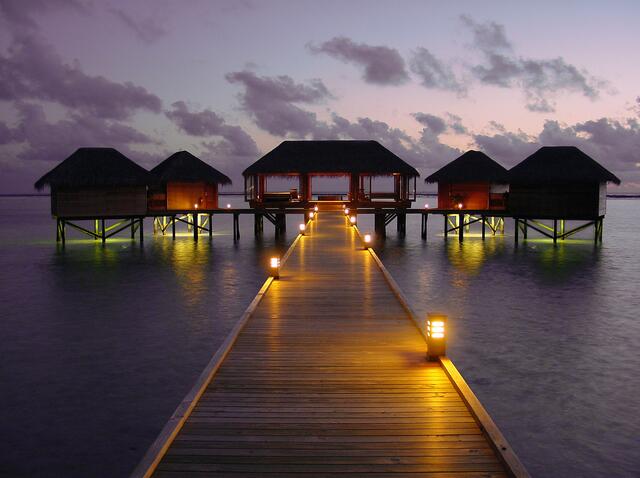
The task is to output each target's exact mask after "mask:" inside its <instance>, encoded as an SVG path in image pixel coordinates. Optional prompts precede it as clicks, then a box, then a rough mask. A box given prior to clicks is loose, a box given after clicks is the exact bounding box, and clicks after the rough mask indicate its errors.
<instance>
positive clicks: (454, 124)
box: [447, 113, 469, 134]
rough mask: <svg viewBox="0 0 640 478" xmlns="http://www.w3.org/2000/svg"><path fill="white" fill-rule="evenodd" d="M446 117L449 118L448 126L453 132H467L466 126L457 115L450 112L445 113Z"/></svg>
mask: <svg viewBox="0 0 640 478" xmlns="http://www.w3.org/2000/svg"><path fill="white" fill-rule="evenodd" d="M447 118H448V120H449V122H448V126H449V128H450V129H451V131H453V133H455V134H468V133H469V130H468V129H467V127H466V126H464V125H463V124H462V118H460V116H458V115H454V114H451V113H447Z"/></svg>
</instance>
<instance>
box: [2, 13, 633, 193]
mask: <svg viewBox="0 0 640 478" xmlns="http://www.w3.org/2000/svg"><path fill="white" fill-rule="evenodd" d="M443 3H445V2H440V1H434V2H428V1H424V0H421V1H398V0H396V1H390V2H372V1H355V0H351V1H349V2H344V1H327V0H324V1H322V2H317V1H266V0H265V1H257V0H255V1H251V0H246V1H242V0H234V1H228V2H213V1H205V0H202V1H184V0H183V1H177V0H176V1H170V0H146V1H120V2H119V1H110V2H108V1H101V2H98V1H97V0H94V1H89V0H0V45H1V46H0V193H19V192H32V191H33V189H32V188H33V183H34V181H35V180H36V179H38V177H40V175H42V174H43V173H44V172H46V171H47V170H49V169H50V168H51V167H53V166H54V165H55V164H57V163H58V162H59V161H61V160H63V159H64V158H66V157H67V156H68V155H69V154H71V153H72V152H73V151H75V149H76V148H78V147H80V146H113V147H115V148H117V149H119V150H120V151H122V152H123V153H125V154H126V155H128V156H129V157H130V158H131V159H133V160H134V161H137V162H139V163H140V164H141V165H143V166H145V167H147V168H151V167H153V166H155V165H156V164H157V163H158V162H160V161H161V160H162V159H164V158H166V157H167V156H169V154H171V153H172V152H174V151H177V150H180V149H187V150H189V151H191V152H192V153H194V154H196V155H198V156H200V157H201V158H202V159H204V160H206V161H208V162H209V163H210V164H212V165H214V166H215V167H216V168H218V169H220V170H221V171H223V172H225V173H226V174H228V175H229V176H231V177H232V179H233V180H234V185H233V186H232V187H231V189H232V190H240V189H241V188H242V181H241V179H240V172H241V171H242V170H243V169H244V168H245V167H246V166H247V165H249V164H250V163H252V162H253V161H255V160H256V159H257V158H258V157H260V155H261V154H263V153H266V152H267V151H269V150H270V149H271V148H273V147H274V146H276V145H277V144H278V143H279V142H280V141H282V140H283V139H286V138H290V139H302V138H307V139H312V138H313V139H330V138H343V139H349V138H354V139H376V140H378V141H380V142H381V143H382V144H384V145H385V146H386V147H387V148H389V149H391V150H392V151H393V152H395V153H396V154H398V155H399V156H400V157H402V158H404V159H405V160H407V161H408V162H409V163H411V164H412V165H414V166H415V167H417V168H418V169H419V170H420V172H421V174H422V176H423V177H424V176H426V175H428V174H429V173H430V172H433V171H434V170H435V169H437V168H439V167H440V166H442V165H443V164H445V163H446V162H448V161H450V160H451V159H453V158H455V157H456V156H458V155H460V154H461V153H462V152H463V151H464V150H466V149H470V148H473V149H480V150H482V151H484V152H486V153H487V154H488V155H489V156H491V157H493V158H494V159H496V160H497V161H499V162H500V163H502V164H503V165H505V166H507V167H510V166H512V165H514V164H516V163H518V162H519V161H521V160H522V159H524V157H526V156H527V155H528V154H530V153H532V152H533V151H535V150H536V149H537V148H538V147H539V146H540V145H576V146H578V147H580V148H581V149H583V150H584V151H585V152H586V153H588V154H590V155H591V156H593V157H594V158H595V159H596V160H598V161H600V162H601V163H602V164H604V165H605V166H606V167H608V168H609V169H611V170H612V171H613V172H614V173H615V174H617V175H618V176H619V177H620V178H621V179H622V180H623V184H622V186H621V187H620V188H615V187H611V189H610V190H611V191H615V192H624V191H626V192H640V123H639V121H640V118H639V115H640V91H639V88H638V84H639V82H638V80H639V79H640V66H639V64H638V62H637V61H636V60H635V59H636V58H637V56H638V52H637V45H638V44H640V33H639V30H638V28H637V19H638V18H640V4H639V3H638V2H635V1H629V2H615V1H610V2H587V1H564V2H557V1H553V2H547V3H544V2H529V5H525V4H524V3H522V2H506V1H505V2H497V1H496V2H476V1H469V2H464V1H460V2H449V3H452V5H447V6H443V5H442V4H443ZM420 184H421V182H420ZM421 189H425V186H424V185H422V184H421Z"/></svg>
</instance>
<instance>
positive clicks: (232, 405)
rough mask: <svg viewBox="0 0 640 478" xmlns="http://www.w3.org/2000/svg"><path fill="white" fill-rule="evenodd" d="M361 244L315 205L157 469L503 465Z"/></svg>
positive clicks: (341, 470) (280, 472)
mask: <svg viewBox="0 0 640 478" xmlns="http://www.w3.org/2000/svg"><path fill="white" fill-rule="evenodd" d="M360 248H361V244H360V240H359V238H358V236H357V234H356V233H355V231H354V230H353V229H352V228H349V227H346V225H345V220H344V218H343V217H342V216H341V215H339V214H338V213H331V212H322V213H321V214H320V215H319V217H318V219H317V220H315V221H314V222H313V224H312V226H311V231H310V234H309V235H308V236H305V237H302V238H301V240H300V241H299V242H298V244H297V245H296V247H295V249H294V250H293V253H292V254H291V256H290V257H289V259H288V260H287V262H286V264H285V265H284V267H283V269H282V271H281V279H280V280H278V281H274V282H273V283H272V284H271V286H270V288H269V289H268V291H267V292H266V293H265V294H264V296H263V297H262V300H261V301H260V302H259V304H258V306H257V308H256V309H255V310H254V311H253V313H252V314H251V316H250V318H249V319H248V321H247V323H246V326H245V327H244V328H243V330H242V332H241V333H240V335H239V337H238V339H237V341H236V342H235V344H234V345H233V347H232V349H231V351H230V353H229V354H228V356H227V357H226V359H225V360H224V362H223V363H222V365H221V366H220V368H219V370H218V371H217V373H216V375H215V377H214V379H213V380H212V382H211V383H210V384H209V385H208V386H207V387H206V390H205V391H204V393H203V394H202V396H201V397H200V399H199V401H198V402H197V404H196V405H195V408H194V409H193V412H192V413H191V415H190V416H189V417H188V419H187V420H186V422H185V424H184V426H183V427H182V428H181V429H180V431H179V433H178V434H177V436H176V437H175V439H174V440H173V441H172V442H171V443H170V446H169V448H168V450H167V452H166V454H165V455H164V456H163V457H162V459H161V461H160V462H159V463H158V465H157V467H156V468H155V471H154V473H153V475H152V476H154V477H172V478H177V477H191V476H193V477H199V478H204V477H206V476H217V477H220V476H232V477H240V476H244V477H252V476H273V477H276V476H285V477H294V476H305V477H311V476H332V477H336V476H342V475H348V476H369V475H370V474H371V473H376V475H374V476H376V477H382V476H394V477H395V476H407V477H409V476H410V477H421V476H429V477H435V476H442V477H449V478H451V477H468V478H470V477H480V476H482V477H499V476H507V473H506V470H505V468H503V464H502V462H501V461H500V460H499V459H498V456H497V455H496V454H495V453H494V451H493V448H492V446H491V443H490V441H489V440H488V438H487V437H486V436H485V434H483V433H482V431H481V429H480V428H479V426H478V425H477V423H476V421H475V420H474V418H473V416H472V414H471V413H470V411H469V409H468V408H467V406H466V405H465V402H464V401H463V399H462V398H461V395H460V394H459V392H458V391H457V390H456V388H455V387H454V385H453V384H452V381H451V380H450V379H449V377H448V376H447V374H446V373H445V372H444V370H443V368H442V367H441V365H440V364H439V363H433V362H427V361H426V360H425V342H424V339H423V337H422V335H421V333H420V332H419V330H418V329H417V327H416V326H415V325H414V323H413V322H412V321H411V320H410V319H409V318H408V315H407V312H406V311H405V310H404V309H403V307H402V305H401V303H400V302H399V300H398V299H397V297H396V296H395V295H394V293H393V291H392V290H391V288H390V287H389V284H388V283H387V281H386V280H385V278H384V276H383V274H382V272H381V270H380V268H378V266H377V265H376V262H375V260H374V259H373V257H372V256H371V255H370V254H369V253H368V252H366V251H363V250H358V249H360ZM147 474H150V472H149V471H147ZM134 475H135V474H134Z"/></svg>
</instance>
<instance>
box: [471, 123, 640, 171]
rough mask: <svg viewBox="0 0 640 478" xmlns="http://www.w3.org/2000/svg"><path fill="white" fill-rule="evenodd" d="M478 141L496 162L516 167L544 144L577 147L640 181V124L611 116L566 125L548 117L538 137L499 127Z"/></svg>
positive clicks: (475, 136) (475, 137) (476, 136)
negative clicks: (499, 128)
mask: <svg viewBox="0 0 640 478" xmlns="http://www.w3.org/2000/svg"><path fill="white" fill-rule="evenodd" d="M473 139H474V141H475V143H476V144H477V145H478V146H479V147H480V148H481V149H482V150H483V151H485V152H486V153H487V154H488V155H489V156H491V157H492V158H494V159H495V160H496V161H498V162H501V163H502V164H504V165H505V166H509V167H510V166H514V165H515V164H517V163H518V162H520V161H522V160H523V159H524V158H526V157H527V156H528V155H530V154H531V153H533V152H534V151H536V150H537V149H538V148H539V147H541V146H577V147H578V148H580V149H581V150H583V151H584V152H585V153H587V154H588V155H590V156H591V157H593V158H594V159H595V160H596V161H598V162H600V163H602V164H603V165H604V166H605V167H606V168H608V169H610V170H611V171H612V172H613V173H614V174H616V175H618V176H620V177H621V178H622V180H623V181H625V182H627V181H633V182H638V181H640V171H639V168H638V167H637V166H636V164H637V163H640V123H638V120H637V119H635V118H629V119H627V120H625V121H618V120H614V119H610V118H600V119H597V120H590V121H585V122H582V123H575V124H573V125H562V124H561V123H559V122H558V121H551V120H548V121H546V122H545V123H544V126H543V128H542V130H541V131H540V133H538V134H537V135H534V136H530V135H527V134H525V133H523V132H521V131H518V132H510V131H506V130H504V129H503V130H501V131H500V130H499V131H497V132H496V133H495V134H476V135H473Z"/></svg>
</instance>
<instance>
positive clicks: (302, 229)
mask: <svg viewBox="0 0 640 478" xmlns="http://www.w3.org/2000/svg"><path fill="white" fill-rule="evenodd" d="M298 229H300V234H302V235H303V236H304V231H305V229H307V226H305V225H304V224H300V225H299V226H298Z"/></svg>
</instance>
